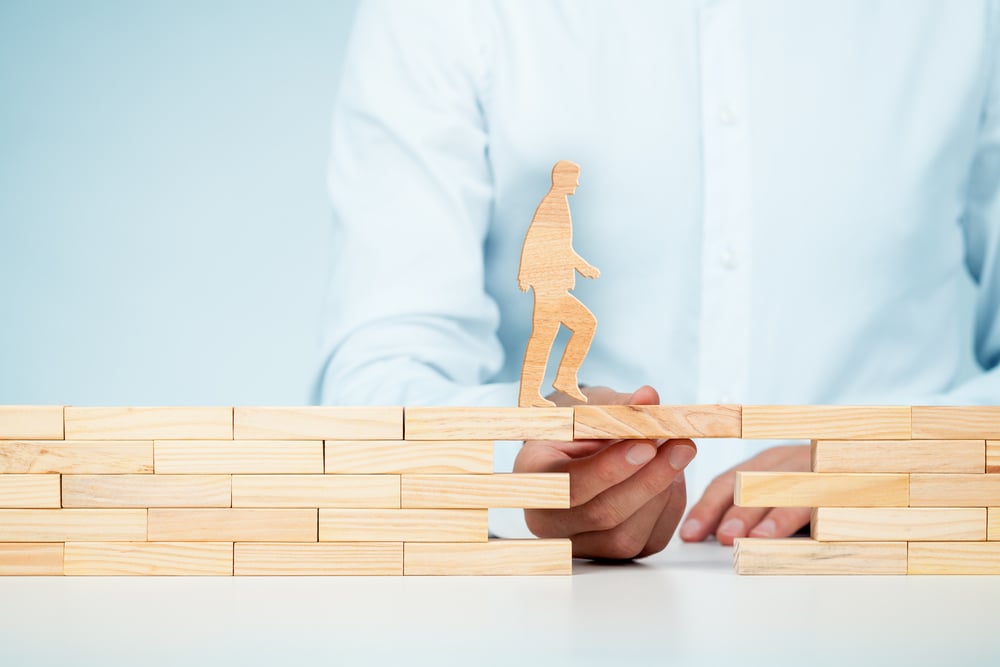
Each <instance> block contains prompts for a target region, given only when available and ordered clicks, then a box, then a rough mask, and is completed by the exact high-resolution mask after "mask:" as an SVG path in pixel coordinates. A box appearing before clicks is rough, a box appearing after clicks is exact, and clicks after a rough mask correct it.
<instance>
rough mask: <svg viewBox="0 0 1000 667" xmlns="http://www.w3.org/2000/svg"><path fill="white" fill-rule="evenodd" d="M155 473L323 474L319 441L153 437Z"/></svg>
mask: <svg viewBox="0 0 1000 667" xmlns="http://www.w3.org/2000/svg"><path fill="white" fill-rule="evenodd" d="M153 460H154V469H155V470H156V472H157V473H158V474H199V473H201V474H213V473H217V474H233V475H235V474H254V473H260V474H272V475H277V474H285V473H298V474H308V473H322V472H323V442H322V441H321V440H313V441H309V440H243V441H240V440H228V441H226V440H174V441H170V440H156V441H155V442H154V443H153Z"/></svg>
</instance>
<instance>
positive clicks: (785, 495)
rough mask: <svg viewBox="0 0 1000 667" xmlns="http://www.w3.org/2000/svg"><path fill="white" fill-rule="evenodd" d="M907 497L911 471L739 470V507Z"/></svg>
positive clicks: (888, 501) (883, 503) (899, 501)
mask: <svg viewBox="0 0 1000 667" xmlns="http://www.w3.org/2000/svg"><path fill="white" fill-rule="evenodd" d="M908 500H909V476H908V475H895V474H852V473H817V472H747V471H743V472H737V473H736V492H735V503H736V504H737V505H739V506H740V507H906V506H907V504H908Z"/></svg>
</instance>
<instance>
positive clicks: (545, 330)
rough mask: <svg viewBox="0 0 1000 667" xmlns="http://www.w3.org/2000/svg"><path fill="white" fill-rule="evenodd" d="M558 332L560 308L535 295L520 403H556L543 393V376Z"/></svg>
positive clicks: (544, 404)
mask: <svg viewBox="0 0 1000 667" xmlns="http://www.w3.org/2000/svg"><path fill="white" fill-rule="evenodd" d="M557 333H559V317H558V311H556V310H554V309H553V308H552V307H551V303H550V300H549V299H547V298H545V297H541V298H539V296H538V295H537V294H536V295H535V312H534V314H533V316H532V319H531V337H530V338H528V346H527V348H525V350H524V366H522V367H521V392H520V395H519V396H518V399H517V404H518V406H520V407H522V408H525V407H548V406H552V405H555V403H553V402H552V401H550V400H548V399H546V398H545V397H544V396H542V380H543V379H544V378H545V367H546V366H547V365H548V363H549V353H550V352H551V351H552V343H554V342H555V340H556V334H557Z"/></svg>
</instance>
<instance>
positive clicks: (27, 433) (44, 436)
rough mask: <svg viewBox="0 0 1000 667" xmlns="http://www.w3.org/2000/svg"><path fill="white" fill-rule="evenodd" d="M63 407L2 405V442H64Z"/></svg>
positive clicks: (0, 430)
mask: <svg viewBox="0 0 1000 667" xmlns="http://www.w3.org/2000/svg"><path fill="white" fill-rule="evenodd" d="M62 438H63V406H61V405H0V440H15V439H17V440H62Z"/></svg>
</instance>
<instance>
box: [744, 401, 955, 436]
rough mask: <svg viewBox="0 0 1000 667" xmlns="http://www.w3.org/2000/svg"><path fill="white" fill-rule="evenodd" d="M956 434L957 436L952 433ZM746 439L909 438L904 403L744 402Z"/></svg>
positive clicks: (907, 410) (906, 412)
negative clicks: (772, 403) (811, 403)
mask: <svg viewBox="0 0 1000 667" xmlns="http://www.w3.org/2000/svg"><path fill="white" fill-rule="evenodd" d="M951 437H958V436H951ZM743 438H744V439H748V440H754V439H755V440H772V439H773V440H794V439H804V440H828V439H829V440H833V439H837V440H908V439H909V438H910V408H909V407H907V406H892V407H880V406H848V405H744V406H743Z"/></svg>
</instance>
